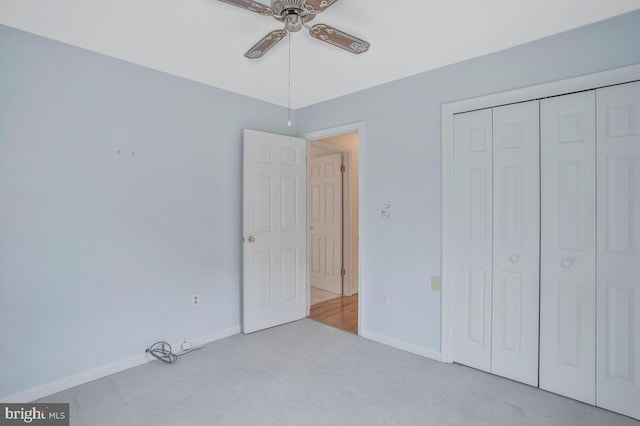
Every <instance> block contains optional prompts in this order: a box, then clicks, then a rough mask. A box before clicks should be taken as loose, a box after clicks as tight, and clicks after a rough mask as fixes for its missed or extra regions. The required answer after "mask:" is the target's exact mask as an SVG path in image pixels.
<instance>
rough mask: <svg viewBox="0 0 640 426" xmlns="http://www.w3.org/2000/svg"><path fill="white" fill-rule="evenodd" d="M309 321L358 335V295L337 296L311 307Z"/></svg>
mask: <svg viewBox="0 0 640 426" xmlns="http://www.w3.org/2000/svg"><path fill="white" fill-rule="evenodd" d="M309 319H312V320H314V321H318V322H321V323H323V324H326V325H329V326H331V327H335V328H339V329H340V330H344V331H347V332H349V333H353V334H358V294H357V293H356V294H354V295H353V296H339V297H336V298H335V299H331V300H325V301H324V302H320V303H317V304H315V305H312V306H311V314H310V315H309Z"/></svg>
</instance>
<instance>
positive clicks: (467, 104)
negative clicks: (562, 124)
mask: <svg viewBox="0 0 640 426" xmlns="http://www.w3.org/2000/svg"><path fill="white" fill-rule="evenodd" d="M634 80H640V64H638V65H631V66H628V67H624V68H617V69H613V70H609V71H603V72H599V73H595V74H589V75H584V76H580V77H574V78H569V79H566V80H559V81H554V82H551V83H545V84H540V85H537V86H531V87H525V88H522V89H516V90H510V91H507V92H501V93H496V94H492V95H487V96H482V97H479V98H473V99H466V100H462V101H456V102H451V103H448V104H443V105H442V265H441V267H442V288H441V291H442V293H441V327H442V328H441V347H440V350H441V352H442V361H443V362H453V311H454V308H455V301H454V300H453V297H452V296H451V294H452V291H453V289H452V285H453V284H452V277H453V271H452V269H451V258H452V239H451V238H452V236H453V232H452V229H451V226H452V224H451V223H450V221H449V218H450V217H452V216H453V213H454V212H453V205H452V201H453V200H452V199H451V197H449V194H450V191H451V190H452V189H453V182H454V181H453V172H454V170H453V166H454V163H453V160H454V159H453V115H454V114H458V113H461V112H466V111H473V110H477V109H484V108H492V107H496V106H500V105H506V104H512V103H517V102H525V101H530V100H534V99H542V98H548V97H551V96H558V95H563V94H567V93H572V92H580V91H583V90H591V89H596V88H598V87H604V86H611V85H615V84H622V83H627V82H630V81H634Z"/></svg>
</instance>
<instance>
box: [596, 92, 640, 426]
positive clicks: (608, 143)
mask: <svg viewBox="0 0 640 426" xmlns="http://www.w3.org/2000/svg"><path fill="white" fill-rule="evenodd" d="M596 96H597V104H598V107H597V108H598V110H597V111H598V113H597V123H598V126H597V128H598V143H597V146H598V147H597V161H598V162H597V166H598V284H597V301H598V302H597V303H598V310H597V323H598V325H597V334H596V342H597V368H596V372H597V388H596V404H597V405H598V406H599V407H603V408H607V409H609V410H613V411H616V412H619V413H622V414H626V415H628V416H632V417H635V418H640V254H639V250H640V83H628V84H624V85H620V86H614V87H608V88H604V89H599V90H598V91H597V92H596Z"/></svg>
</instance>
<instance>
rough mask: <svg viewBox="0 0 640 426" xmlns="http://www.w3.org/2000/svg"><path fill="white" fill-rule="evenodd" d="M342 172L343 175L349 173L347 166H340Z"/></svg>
mask: <svg viewBox="0 0 640 426" xmlns="http://www.w3.org/2000/svg"><path fill="white" fill-rule="evenodd" d="M340 171H341V172H342V173H344V172H346V171H347V166H345V165H344V164H343V165H341V166H340Z"/></svg>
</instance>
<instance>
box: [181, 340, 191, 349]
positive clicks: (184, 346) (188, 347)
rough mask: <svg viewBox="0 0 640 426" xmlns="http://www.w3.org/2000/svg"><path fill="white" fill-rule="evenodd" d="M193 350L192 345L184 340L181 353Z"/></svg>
mask: <svg viewBox="0 0 640 426" xmlns="http://www.w3.org/2000/svg"><path fill="white" fill-rule="evenodd" d="M191 348H193V343H191V342H187V341H186V340H185V341H183V342H182V351H188V350H189V349H191Z"/></svg>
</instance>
